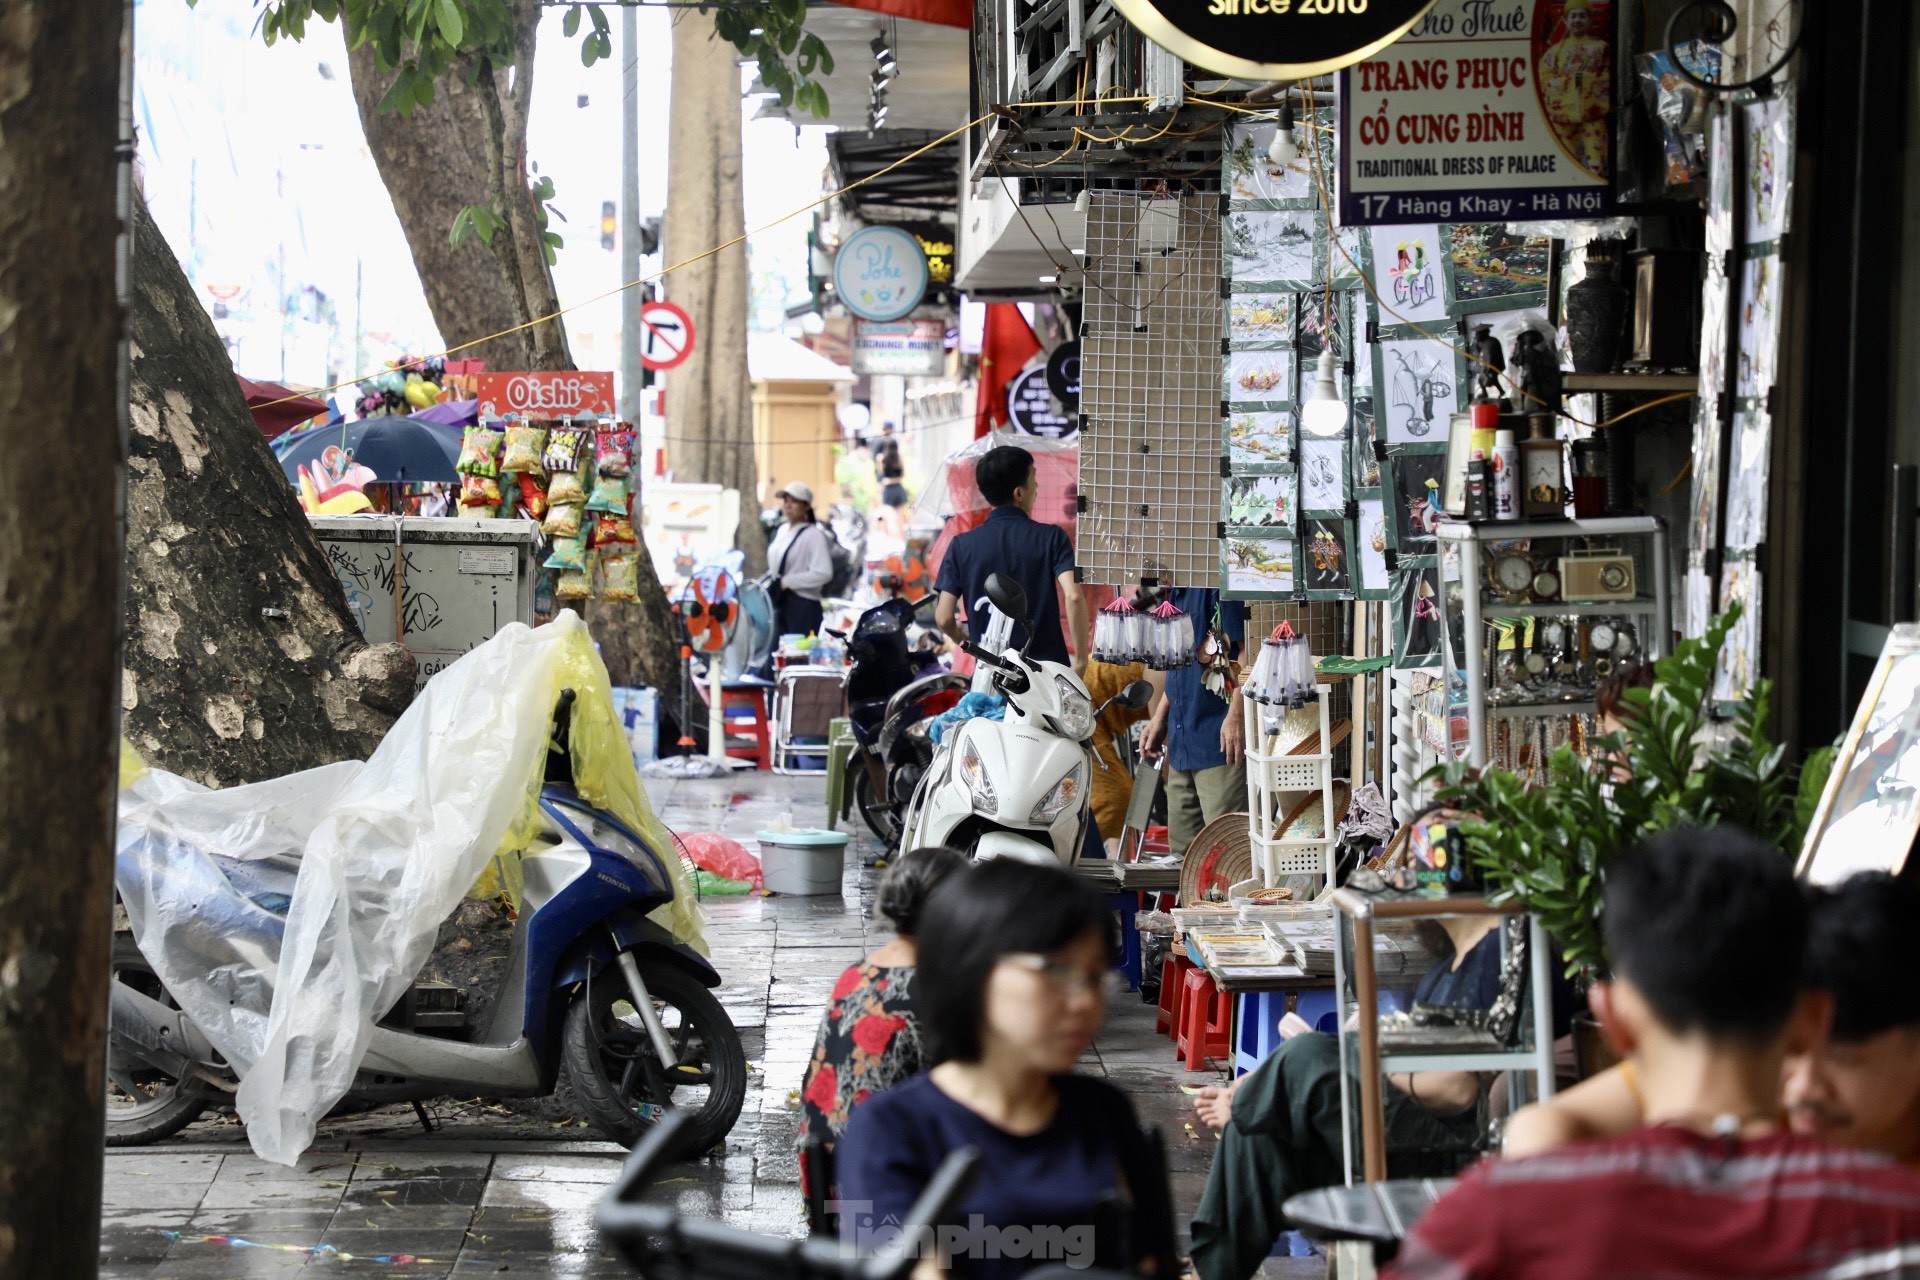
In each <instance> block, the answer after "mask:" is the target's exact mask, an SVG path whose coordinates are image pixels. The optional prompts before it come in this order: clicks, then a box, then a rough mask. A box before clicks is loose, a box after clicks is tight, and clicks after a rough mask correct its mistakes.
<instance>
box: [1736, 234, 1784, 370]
mask: <svg viewBox="0 0 1920 1280" xmlns="http://www.w3.org/2000/svg"><path fill="white" fill-rule="evenodd" d="M1780 298H1781V293H1780V259H1779V258H1777V257H1775V256H1773V255H1772V254H1762V255H1759V256H1757V257H1751V258H1748V259H1747V260H1746V261H1744V262H1742V263H1741V264H1740V303H1739V310H1738V311H1737V312H1736V313H1735V315H1736V316H1737V318H1738V320H1739V329H1740V334H1739V346H1738V348H1737V350H1738V351H1739V353H1740V354H1739V363H1738V364H1737V365H1736V366H1735V367H1734V375H1733V394H1734V395H1735V396H1737V397H1738V398H1740V399H1742V400H1758V399H1761V398H1763V397H1764V396H1765V395H1766V394H1767V393H1768V392H1769V391H1771V390H1772V389H1773V379H1774V374H1775V372H1776V371H1777V370H1778V367H1779V353H1780Z"/></svg>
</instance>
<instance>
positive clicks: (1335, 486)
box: [1300, 435, 1347, 515]
mask: <svg viewBox="0 0 1920 1280" xmlns="http://www.w3.org/2000/svg"><path fill="white" fill-rule="evenodd" d="M1346 480H1347V442H1346V440H1345V439H1344V438H1343V437H1340V436H1333V437H1331V438H1328V439H1319V438H1317V437H1314V436H1308V435H1302V436H1301V437H1300V510H1302V511H1310V512H1321V513H1331V514H1336V515H1338V514H1343V513H1344V512H1345V511H1346V509H1347V484H1346Z"/></svg>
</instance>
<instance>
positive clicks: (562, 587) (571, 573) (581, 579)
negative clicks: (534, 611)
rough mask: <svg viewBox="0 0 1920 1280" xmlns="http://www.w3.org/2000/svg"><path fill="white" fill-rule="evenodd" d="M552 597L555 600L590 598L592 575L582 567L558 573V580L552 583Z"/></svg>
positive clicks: (591, 596)
mask: <svg viewBox="0 0 1920 1280" xmlns="http://www.w3.org/2000/svg"><path fill="white" fill-rule="evenodd" d="M553 598H554V599H556V600H589V599H592V598H593V577H592V575H591V574H589V573H587V572H586V570H584V569H569V570H568V571H567V572H565V573H563V574H561V575H560V581H558V582H556V583H554V585H553Z"/></svg>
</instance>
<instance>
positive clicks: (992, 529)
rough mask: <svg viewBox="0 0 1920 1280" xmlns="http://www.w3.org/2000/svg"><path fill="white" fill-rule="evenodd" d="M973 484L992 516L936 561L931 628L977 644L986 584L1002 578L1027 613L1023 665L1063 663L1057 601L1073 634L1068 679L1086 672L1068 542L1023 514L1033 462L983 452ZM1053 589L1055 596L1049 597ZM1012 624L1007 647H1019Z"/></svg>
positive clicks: (1011, 450) (1013, 450)
mask: <svg viewBox="0 0 1920 1280" xmlns="http://www.w3.org/2000/svg"><path fill="white" fill-rule="evenodd" d="M974 482H975V483H976V484H977V485H979V487H980V494H981V496H982V497H984V498H985V499H986V500H987V501H988V502H989V503H991V504H992V505H993V511H992V512H991V513H990V514H989V515H988V516H987V519H986V522H985V523H983V524H982V525H981V526H980V527H979V528H978V529H974V530H971V531H969V532H967V533H963V534H961V535H960V536H959V537H957V538H955V539H954V540H953V542H952V543H951V544H950V545H949V546H948V547H947V554H946V555H945V556H944V557H943V558H942V559H941V561H940V573H939V575H938V577H936V578H935V579H934V583H933V586H934V590H936V591H938V592H939V593H940V599H939V601H938V602H937V603H936V604H935V606H934V621H935V622H936V623H938V624H939V627H940V629H941V630H942V631H944V632H946V633H947V634H948V635H949V636H951V637H953V639H955V640H956V641H957V640H960V639H963V638H964V636H965V634H967V633H970V634H971V636H972V638H973V640H974V641H975V643H978V642H979V640H980V637H981V635H982V634H984V633H985V631H986V629H987V606H986V604H985V599H986V594H987V577H988V575H990V574H995V573H998V574H1003V575H1005V576H1007V577H1009V578H1012V579H1013V580H1014V581H1015V582H1018V583H1019V584H1020V587H1021V590H1023V591H1025V592H1026V593H1027V612H1028V613H1030V614H1032V615H1033V616H1032V622H1033V643H1032V645H1031V646H1030V647H1028V649H1027V656H1028V657H1030V658H1036V659H1044V660H1046V661H1049V662H1066V661H1068V656H1067V638H1066V633H1065V631H1064V630H1063V629H1062V627H1061V623H1060V599H1061V598H1062V597H1064V598H1065V600H1066V605H1067V626H1070V627H1072V628H1073V656H1072V665H1073V669H1074V671H1075V672H1076V673H1078V672H1083V671H1085V670H1086V665H1087V605H1086V600H1085V599H1084V598H1083V597H1082V596H1081V594H1080V584H1079V583H1077V582H1075V581H1074V580H1073V540H1072V539H1070V538H1068V537H1067V531H1066V530H1065V529H1062V528H1059V527H1058V526H1057V525H1050V524H1041V523H1040V522H1039V521H1037V520H1035V519H1034V518H1033V517H1032V515H1031V514H1030V513H1031V512H1032V511H1033V504H1034V501H1035V499H1037V498H1038V497H1039V496H1040V485H1039V483H1038V482H1037V480H1036V479H1035V477H1034V468H1033V455H1032V454H1030V453H1028V452H1027V451H1026V450H1025V449H1022V448H1020V447H1018V446H1017V445H1001V446H1000V447H998V448H996V449H992V450H989V451H988V453H987V455H986V456H985V457H984V458H982V459H980V462H979V464H978V465H977V466H976V467H975V468H974ZM1055 584H1058V586H1059V588H1060V590H1059V595H1058V596H1056V595H1055V594H1054V587H1055ZM963 606H964V607H965V609H966V612H967V633H963V632H962V631H961V630H960V623H959V620H958V618H957V616H956V611H957V610H958V609H959V608H960V607H963ZM1026 638H1027V637H1026V632H1024V631H1023V630H1021V628H1020V627H1019V626H1018V625H1016V626H1015V627H1014V629H1013V643H1014V646H1015V647H1016V648H1018V647H1019V646H1020V645H1022V644H1024V643H1025V642H1026Z"/></svg>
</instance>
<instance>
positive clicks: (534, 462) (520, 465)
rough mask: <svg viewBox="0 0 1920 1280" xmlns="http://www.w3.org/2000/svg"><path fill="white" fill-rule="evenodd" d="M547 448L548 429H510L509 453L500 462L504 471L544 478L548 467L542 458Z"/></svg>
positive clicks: (508, 430) (508, 431) (508, 433)
mask: <svg viewBox="0 0 1920 1280" xmlns="http://www.w3.org/2000/svg"><path fill="white" fill-rule="evenodd" d="M546 447H547V429H546V428H545V427H525V426H520V427H508V428H507V452H506V456H505V457H504V458H502V459H501V460H500V469H501V470H502V471H519V472H522V473H523V474H527V475H536V476H544V475H545V474H547V466H546V463H545V462H544V461H542V456H543V454H544V452H545V450H546Z"/></svg>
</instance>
